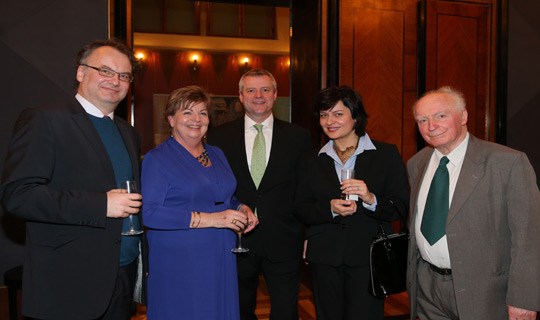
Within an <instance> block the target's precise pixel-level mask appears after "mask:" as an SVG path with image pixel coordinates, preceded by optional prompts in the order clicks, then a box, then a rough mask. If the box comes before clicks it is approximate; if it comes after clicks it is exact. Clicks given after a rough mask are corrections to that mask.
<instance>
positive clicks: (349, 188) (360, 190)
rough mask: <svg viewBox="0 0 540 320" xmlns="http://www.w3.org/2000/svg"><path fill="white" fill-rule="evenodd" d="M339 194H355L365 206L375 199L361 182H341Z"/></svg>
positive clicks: (350, 180) (353, 180)
mask: <svg viewBox="0 0 540 320" xmlns="http://www.w3.org/2000/svg"><path fill="white" fill-rule="evenodd" d="M341 192H342V193H345V194H356V195H358V197H359V198H360V200H362V201H363V202H364V203H366V204H369V205H371V204H373V203H374V202H375V197H374V196H373V194H372V193H371V192H370V191H369V189H368V187H367V185H366V183H365V182H364V181H363V180H356V179H348V180H344V181H342V182H341Z"/></svg>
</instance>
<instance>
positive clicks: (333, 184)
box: [317, 154, 341, 199]
mask: <svg viewBox="0 0 540 320" xmlns="http://www.w3.org/2000/svg"><path fill="white" fill-rule="evenodd" d="M317 159H318V163H319V166H320V168H319V169H320V170H321V172H323V174H324V175H325V176H326V178H327V179H328V181H330V183H328V184H325V185H326V186H327V187H328V190H329V191H328V192H330V193H332V194H334V196H333V199H339V197H340V195H341V192H340V190H341V189H340V182H339V177H338V175H337V173H336V166H335V164H334V159H332V158H331V157H329V156H328V155H327V154H321V155H320V156H317ZM321 187H322V186H321Z"/></svg>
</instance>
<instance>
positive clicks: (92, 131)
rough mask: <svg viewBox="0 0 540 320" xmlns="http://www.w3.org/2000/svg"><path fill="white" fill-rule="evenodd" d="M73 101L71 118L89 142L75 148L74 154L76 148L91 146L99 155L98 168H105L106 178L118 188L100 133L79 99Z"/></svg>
mask: <svg viewBox="0 0 540 320" xmlns="http://www.w3.org/2000/svg"><path fill="white" fill-rule="evenodd" d="M73 100H74V102H73V103H72V104H70V108H71V112H72V115H71V117H72V119H73V122H74V123H75V124H76V125H77V126H78V127H79V128H80V130H81V132H82V134H83V135H84V136H85V137H86V139H87V141H88V143H85V142H83V141H81V144H80V146H73V147H74V152H76V151H75V148H81V147H84V148H86V146H87V145H89V146H90V147H91V148H92V149H93V150H94V152H95V153H96V154H97V158H98V159H99V163H98V164H97V165H99V167H98V168H103V170H104V171H105V176H107V177H110V183H111V185H114V186H115V188H116V181H115V178H114V170H113V167H112V163H111V160H110V159H109V154H108V153H107V150H106V149H105V145H104V144H103V142H102V141H101V138H100V137H99V133H98V132H97V130H96V128H95V127H94V124H93V123H92V120H90V116H89V115H88V114H87V113H86V111H85V110H84V108H83V107H82V106H81V105H80V104H79V102H78V101H77V99H75V98H74V99H73ZM94 165H95V164H94Z"/></svg>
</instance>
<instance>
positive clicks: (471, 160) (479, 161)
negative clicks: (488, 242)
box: [446, 134, 485, 225]
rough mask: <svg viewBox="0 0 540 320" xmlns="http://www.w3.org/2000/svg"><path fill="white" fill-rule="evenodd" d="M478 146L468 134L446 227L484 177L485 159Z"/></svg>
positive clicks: (474, 138)
mask: <svg viewBox="0 0 540 320" xmlns="http://www.w3.org/2000/svg"><path fill="white" fill-rule="evenodd" d="M478 144H479V140H478V139H477V138H476V137H474V136H473V135H472V134H469V144H468V145H467V151H466V153H465V158H464V159H463V165H462V166H461V171H460V173H459V178H458V181H457V184H456V189H455V190H454V196H453V197H452V203H451V204H450V211H449V212H448V220H447V222H446V224H447V225H448V224H449V223H450V221H452V219H453V218H454V217H455V216H456V214H457V213H458V211H459V210H460V209H461V207H462V206H463V204H464V203H465V201H467V199H468V198H469V197H470V195H471V194H472V192H473V190H474V188H476V185H477V184H478V182H479V181H480V180H481V179H482V176H483V175H484V166H483V163H484V162H485V159H484V157H483V156H482V153H481V152H479V150H480V149H481V148H479V146H478Z"/></svg>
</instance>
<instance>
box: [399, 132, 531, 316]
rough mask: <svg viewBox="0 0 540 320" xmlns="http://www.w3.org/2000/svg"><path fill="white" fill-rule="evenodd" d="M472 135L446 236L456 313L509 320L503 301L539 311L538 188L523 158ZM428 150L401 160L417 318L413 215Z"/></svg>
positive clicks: (411, 290)
mask: <svg viewBox="0 0 540 320" xmlns="http://www.w3.org/2000/svg"><path fill="white" fill-rule="evenodd" d="M469 136H470V140H469V144H468V146H467V152H466V154H465V159H464V161H463V166H462V168H461V172H460V175H459V178H458V181H457V185H456V189H455V191H454V196H453V199H452V202H451V204H450V211H449V213H448V220H447V222H446V234H447V240H448V250H449V252H450V260H451V265H452V275H453V279H454V291H455V295H456V302H457V308H458V311H459V316H460V319H462V320H467V319H475V320H478V319H486V320H487V319H489V320H494V319H508V312H507V305H511V306H514V307H519V308H523V309H527V310H540V250H539V249H538V248H539V246H540V192H539V190H538V186H537V185H536V177H535V173H534V170H533V168H532V166H531V164H530V163H529V160H528V158H527V156H526V155H525V154H524V153H522V152H519V151H516V150H512V149H510V148H507V147H504V146H501V145H498V144H495V143H491V142H486V141H482V140H479V139H477V138H475V137H474V136H472V135H469ZM432 152H433V148H424V149H423V150H421V151H420V152H419V153H418V154H416V155H415V156H414V157H413V158H411V159H410V160H409V162H408V163H407V169H408V174H409V183H410V186H411V208H410V221H409V223H410V231H411V241H410V248H409V268H408V281H407V285H408V291H409V299H410V303H411V319H415V316H416V302H417V299H416V298H417V292H416V290H417V274H416V271H417V264H418V261H419V259H421V257H420V254H419V252H418V248H417V246H416V235H415V229H414V221H415V219H416V210H417V207H416V204H417V197H418V192H419V189H420V185H421V184H422V180H423V176H424V173H425V171H426V168H427V164H428V162H429V159H430V157H431V154H432Z"/></svg>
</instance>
